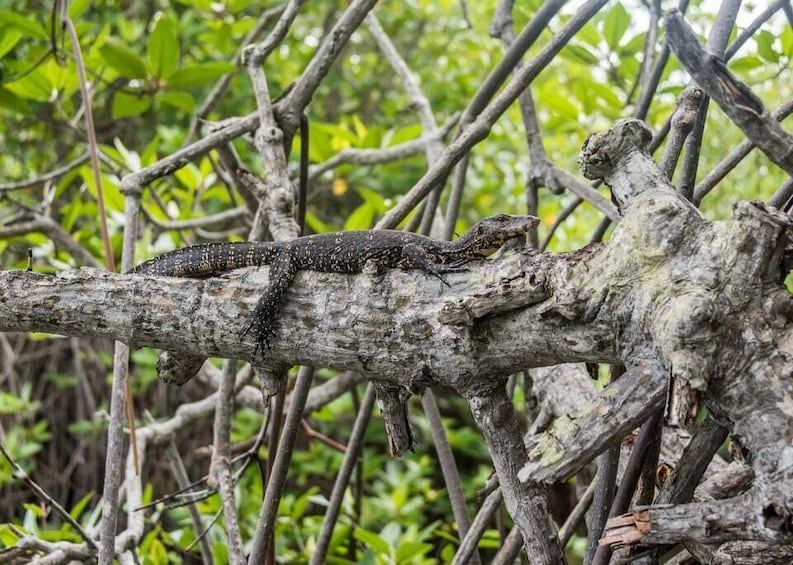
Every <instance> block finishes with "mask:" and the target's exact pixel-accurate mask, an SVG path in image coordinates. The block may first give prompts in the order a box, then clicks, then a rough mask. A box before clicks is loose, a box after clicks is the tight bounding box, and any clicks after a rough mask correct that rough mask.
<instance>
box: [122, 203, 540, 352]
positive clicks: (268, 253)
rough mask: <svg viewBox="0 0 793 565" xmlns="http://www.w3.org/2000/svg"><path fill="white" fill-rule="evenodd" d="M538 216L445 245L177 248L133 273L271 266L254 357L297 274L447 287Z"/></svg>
mask: <svg viewBox="0 0 793 565" xmlns="http://www.w3.org/2000/svg"><path fill="white" fill-rule="evenodd" d="M539 222H540V220H539V218H535V217H534V216H510V215H507V214H499V215H497V216H492V217H489V218H485V219H483V220H481V221H479V222H478V223H476V224H474V226H473V227H471V229H469V230H468V231H467V232H465V233H464V234H463V235H462V236H461V237H460V238H459V239H457V240H456V241H451V242H450V241H439V240H435V239H431V238H429V237H425V236H422V235H418V234H415V233H410V232H404V231H397V230H363V231H346V232H334V233H324V234H317V235H308V236H305V237H299V238H297V239H293V240H290V241H283V242H234V243H229V242H221V243H205V244H200V245H193V246H190V247H184V248H182V249H176V250H174V251H170V252H168V253H164V254H162V255H160V256H158V257H155V258H154V259H149V260H148V261H145V262H144V263H141V264H140V265H138V266H137V267H135V268H134V269H132V271H131V273H134V274H143V275H151V276H168V277H208V276H212V275H218V274H220V273H224V272H228V271H232V270H234V269H240V268H243V267H255V266H260V265H271V272H270V281H271V282H270V284H269V285H268V287H267V289H265V291H264V294H262V297H261V298H260V299H259V302H258V304H257V305H256V310H255V311H254V314H253V317H252V318H251V321H250V323H249V324H248V325H247V326H246V328H245V329H244V330H243V332H242V334H241V335H245V334H247V333H249V332H252V333H253V334H254V335H255V336H256V352H255V353H254V355H255V354H256V353H258V351H259V349H261V348H263V347H267V346H268V345H269V340H270V338H271V337H273V336H274V334H275V332H274V329H273V320H274V318H275V316H276V315H277V313H278V309H279V306H280V304H281V301H282V299H283V297H284V294H285V293H286V291H287V290H288V289H289V287H290V286H291V284H292V281H293V280H294V279H295V276H296V275H297V273H298V271H301V270H309V271H320V272H325V273H350V274H351V273H360V272H361V271H362V270H363V269H364V267H365V266H366V264H367V263H368V262H372V264H374V265H375V266H376V267H377V268H398V269H418V270H421V271H424V272H426V273H429V274H431V275H434V276H435V277H437V278H438V279H440V280H441V281H442V282H443V284H445V285H446V286H449V284H448V282H447V281H446V278H445V277H444V276H443V275H444V274H446V273H450V272H454V271H460V270H463V269H464V268H465V265H466V264H467V263H469V262H472V261H480V260H483V259H484V258H485V257H487V256H489V255H491V254H492V253H495V252H496V251H497V250H498V249H499V248H500V247H501V246H502V245H503V244H504V243H505V242H506V241H508V240H510V239H514V238H517V237H521V236H523V235H525V234H526V233H528V232H529V231H530V230H532V229H533V228H535V227H536V226H537V225H538V224H539Z"/></svg>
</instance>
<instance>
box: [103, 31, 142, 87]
mask: <svg viewBox="0 0 793 565" xmlns="http://www.w3.org/2000/svg"><path fill="white" fill-rule="evenodd" d="M99 53H100V54H101V55H102V59H104V61H105V63H107V64H108V65H110V66H111V67H113V68H114V69H115V70H116V71H118V73H119V74H120V75H121V76H123V77H127V78H145V77H146V63H145V62H144V61H143V58H141V56H140V55H138V53H137V51H135V50H134V49H133V48H132V47H130V46H129V45H127V44H126V43H124V42H123V41H121V40H120V39H118V38H116V37H108V38H107V39H106V40H105V44H104V45H102V47H100V48H99Z"/></svg>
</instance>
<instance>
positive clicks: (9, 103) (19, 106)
mask: <svg viewBox="0 0 793 565" xmlns="http://www.w3.org/2000/svg"><path fill="white" fill-rule="evenodd" d="M0 108H8V109H9V110H13V111H14V112H17V113H18V114H29V113H30V108H29V107H28V105H27V103H25V101H24V100H22V98H20V97H19V96H17V95H16V94H14V93H13V92H11V91H10V90H6V89H5V88H2V87H0Z"/></svg>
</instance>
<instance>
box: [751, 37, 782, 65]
mask: <svg viewBox="0 0 793 565" xmlns="http://www.w3.org/2000/svg"><path fill="white" fill-rule="evenodd" d="M754 40H755V42H756V43H757V54H758V55H760V57H762V58H763V59H765V60H766V61H770V62H772V63H777V62H779V53H777V52H776V50H775V49H774V41H776V36H775V35H774V34H772V33H771V32H770V31H768V30H760V31H759V32H757V35H755V36H754Z"/></svg>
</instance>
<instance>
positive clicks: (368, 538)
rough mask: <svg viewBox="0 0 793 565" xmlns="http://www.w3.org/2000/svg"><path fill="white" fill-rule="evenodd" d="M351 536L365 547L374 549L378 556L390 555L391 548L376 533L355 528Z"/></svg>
mask: <svg viewBox="0 0 793 565" xmlns="http://www.w3.org/2000/svg"><path fill="white" fill-rule="evenodd" d="M353 535H354V536H355V539H357V540H358V541H360V542H362V543H363V544H364V545H365V546H366V547H368V548H370V549H374V550H375V551H377V552H378V553H379V554H381V555H391V546H390V545H388V542H387V541H385V540H384V539H383V538H381V537H380V536H379V535H377V534H376V533H374V532H370V531H368V530H364V529H363V528H355V533H354V534H353Z"/></svg>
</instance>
